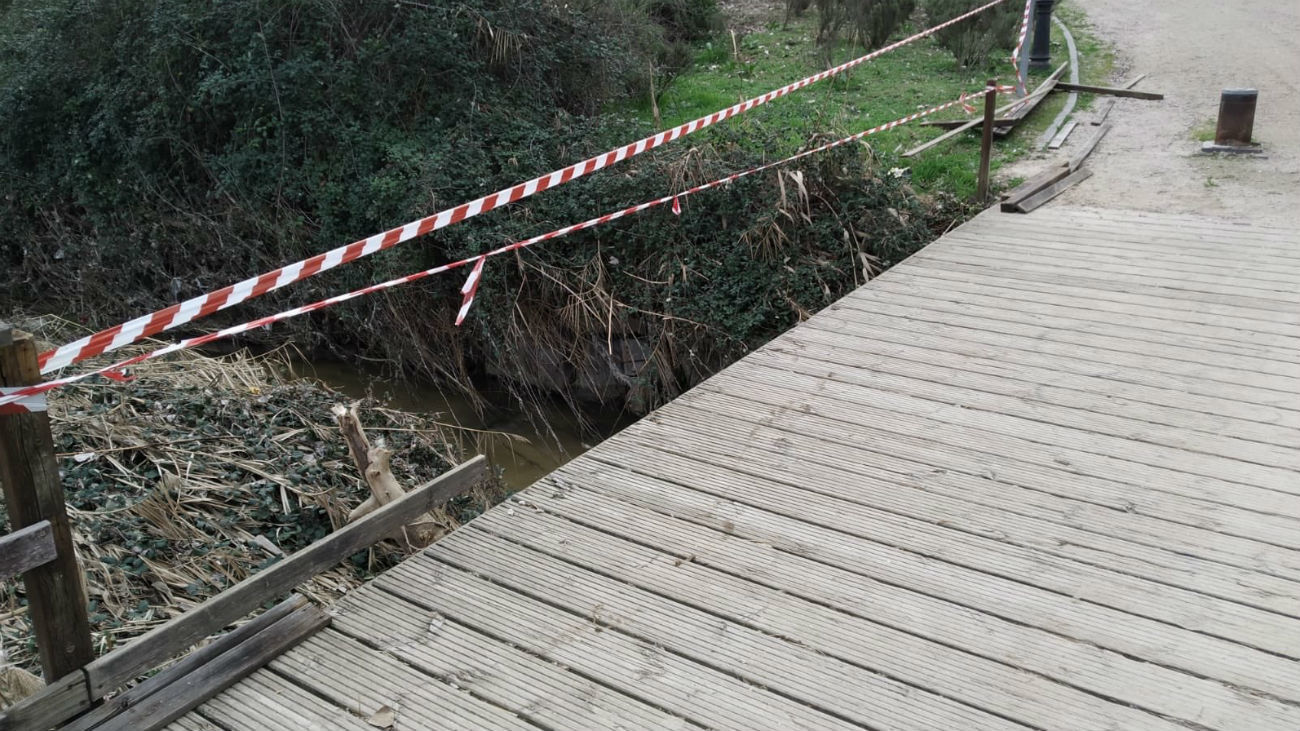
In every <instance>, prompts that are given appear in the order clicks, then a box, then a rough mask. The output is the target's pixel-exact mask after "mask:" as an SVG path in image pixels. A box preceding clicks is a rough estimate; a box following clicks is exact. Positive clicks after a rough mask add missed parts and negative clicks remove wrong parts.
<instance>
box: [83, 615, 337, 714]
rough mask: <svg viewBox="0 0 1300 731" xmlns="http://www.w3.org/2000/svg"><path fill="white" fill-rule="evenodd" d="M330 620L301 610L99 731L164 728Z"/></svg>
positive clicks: (220, 656)
mask: <svg viewBox="0 0 1300 731" xmlns="http://www.w3.org/2000/svg"><path fill="white" fill-rule="evenodd" d="M329 621H330V619H329V615H328V614H326V613H325V612H324V611H322V610H321V609H320V608H319V607H317V606H316V605H314V604H304V605H302V606H299V607H297V608H295V609H294V610H293V611H291V612H289V613H288V614H287V615H285V616H284V617H281V618H280V619H278V620H277V621H275V622H272V623H271V624H270V626H268V627H266V628H264V629H262V630H261V631H260V632H256V633H254V634H253V635H252V636H250V637H249V638H248V639H247V640H245V641H244V642H240V643H239V644H237V645H235V646H234V647H231V648H229V649H227V650H226V651H225V652H222V653H221V654H219V655H217V656H216V657H213V658H211V659H210V660H209V661H208V662H206V663H204V664H203V665H200V666H198V667H195V668H193V669H192V670H191V672H189V673H188V674H186V675H185V676H184V677H181V678H176V679H175V680H173V681H172V682H171V683H168V684H167V685H165V686H163V687H162V688H159V689H158V690H156V691H155V692H154V693H152V694H150V695H148V696H147V697H145V698H143V699H142V700H140V701H139V702H138V703H136V704H134V705H131V706H129V707H127V708H125V709H124V710H122V712H121V713H118V714H117V715H115V716H113V717H112V718H109V719H108V720H106V721H104V722H103V723H101V724H100V725H98V726H96V728H97V729H101V730H102V731H154V729H159V728H162V727H163V726H166V725H167V724H169V723H171V722H172V721H174V720H176V719H178V718H180V717H181V716H184V715H185V714H186V713H189V712H190V711H191V710H193V709H194V708H197V707H198V706H199V705H200V704H201V703H203V702H204V701H206V700H208V699H209V698H212V697H213V696H215V695H217V694H218V693H220V692H221V691H223V690H225V689H226V688H229V687H230V686H232V685H234V684H235V683H237V682H239V681H240V680H241V679H242V678H244V677H245V676H247V675H249V674H250V673H252V672H253V671H254V670H256V669H258V668H260V667H261V666H263V665H265V664H266V663H268V662H270V660H271V659H272V658H274V657H275V656H277V655H279V654H280V653H282V652H284V651H285V650H288V649H289V648H291V647H293V646H294V645H296V644H298V643H299V642H302V641H303V640H304V639H306V638H307V637H308V636H309V635H311V634H313V633H315V632H317V631H318V630H320V629H321V628H323V627H325V626H326V625H327V624H329Z"/></svg>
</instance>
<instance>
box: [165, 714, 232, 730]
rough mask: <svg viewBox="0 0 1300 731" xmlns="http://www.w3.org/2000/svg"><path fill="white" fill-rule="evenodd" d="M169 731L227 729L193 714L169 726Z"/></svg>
mask: <svg viewBox="0 0 1300 731" xmlns="http://www.w3.org/2000/svg"><path fill="white" fill-rule="evenodd" d="M167 731H225V729H223V728H221V727H220V726H218V725H217V724H215V723H213V722H211V721H209V720H208V719H206V718H204V717H203V716H200V715H199V714H197V713H193V712H191V713H187V714H185V715H184V716H181V717H180V718H178V719H176V720H175V721H172V722H171V723H170V724H168V726H167Z"/></svg>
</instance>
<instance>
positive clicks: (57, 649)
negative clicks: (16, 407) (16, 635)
mask: <svg viewBox="0 0 1300 731" xmlns="http://www.w3.org/2000/svg"><path fill="white" fill-rule="evenodd" d="M0 330H6V331H8V332H7V334H5V335H4V336H3V337H0V342H5V343H6V344H5V345H0V386H10V387H12V386H30V385H33V384H36V383H38V382H40V380H41V368H40V366H39V365H37V362H36V342H35V340H34V339H33V338H32V336H31V335H30V334H28V333H25V332H21V331H18V330H12V329H11V328H9V327H8V326H6V325H0ZM0 481H3V482H4V495H5V504H6V506H7V508H8V510H9V523H10V528H11V529H12V530H15V531H16V530H19V529H21V528H26V527H27V526H30V525H35V524H37V523H40V522H41V521H49V524H50V534H51V536H52V538H53V541H54V548H55V551H56V553H57V555H56V556H55V557H54V559H53V560H51V561H50V562H48V563H45V564H43V565H41V566H38V567H36V568H34V569H32V570H31V571H28V572H27V573H26V574H24V575H23V583H24V585H25V586H26V587H27V603H28V606H29V613H30V614H31V617H32V626H33V628H34V629H35V631H36V647H37V649H38V650H39V651H40V656H41V667H42V668H44V671H45V673H44V674H45V682H46V683H47V684H48V683H52V682H53V681H55V680H58V679H59V678H61V677H63V676H65V675H67V674H69V673H72V672H78V671H80V670H81V668H82V667H83V666H85V665H86V664H88V663H89V662H90V661H91V660H93V659H94V653H93V651H92V649H91V644H90V622H89V620H88V619H87V616H86V592H85V585H84V583H83V581H82V576H81V566H80V565H78V563H77V555H76V553H75V552H74V550H73V547H72V527H71V525H69V523H68V513H67V509H66V508H65V506H64V503H63V484H62V482H61V481H60V480H59V465H58V463H57V462H56V461H55V459H54V436H53V435H52V434H51V433H50V417H49V414H47V413H45V412H43V411H42V412H35V413H18V414H3V415H0Z"/></svg>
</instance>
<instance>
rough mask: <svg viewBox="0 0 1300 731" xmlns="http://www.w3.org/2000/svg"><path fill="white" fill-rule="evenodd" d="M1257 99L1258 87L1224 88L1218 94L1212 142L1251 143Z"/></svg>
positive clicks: (1227, 143) (1222, 143)
mask: <svg viewBox="0 0 1300 731" xmlns="http://www.w3.org/2000/svg"><path fill="white" fill-rule="evenodd" d="M1257 101H1259V90H1258V89H1224V90H1223V94H1222V95H1220V96H1219V124H1218V126H1217V127H1216V128H1215V130H1214V144H1216V145H1249V144H1251V142H1252V140H1251V136H1252V135H1253V134H1254V133H1255V102H1257Z"/></svg>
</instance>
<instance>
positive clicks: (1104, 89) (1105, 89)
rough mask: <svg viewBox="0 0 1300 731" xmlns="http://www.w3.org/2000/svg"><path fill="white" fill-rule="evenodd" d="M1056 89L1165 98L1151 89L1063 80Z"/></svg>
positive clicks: (1156, 99)
mask: <svg viewBox="0 0 1300 731" xmlns="http://www.w3.org/2000/svg"><path fill="white" fill-rule="evenodd" d="M1056 91H1075V92H1082V93H1085V94H1109V95H1110V96H1122V97H1128V98H1130V99H1149V100H1152V101H1160V100H1161V99H1164V98H1165V95H1164V94H1157V93H1155V92H1150V91H1135V90H1133V89H1124V88H1120V87H1115V86H1093V85H1090V84H1071V83H1069V82H1061V83H1059V84H1057V85H1056Z"/></svg>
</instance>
